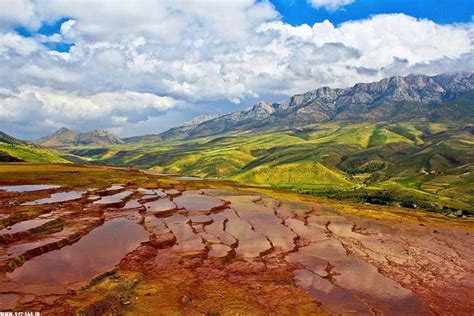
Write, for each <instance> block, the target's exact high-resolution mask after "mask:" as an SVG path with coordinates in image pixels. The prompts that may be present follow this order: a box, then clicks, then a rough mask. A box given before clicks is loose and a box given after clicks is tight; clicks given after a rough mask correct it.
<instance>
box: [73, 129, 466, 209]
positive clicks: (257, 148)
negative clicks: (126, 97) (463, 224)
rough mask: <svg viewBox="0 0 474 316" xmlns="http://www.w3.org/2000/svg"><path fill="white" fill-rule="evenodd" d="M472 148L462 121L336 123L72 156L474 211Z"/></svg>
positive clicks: (318, 192) (383, 201)
mask: <svg viewBox="0 0 474 316" xmlns="http://www.w3.org/2000/svg"><path fill="white" fill-rule="evenodd" d="M473 144H474V128H473V125H472V124H471V125H464V124H463V123H460V122H457V121H444V122H437V123H432V122H429V121H427V120H409V121H401V122H393V123H391V122H382V123H371V122H364V123H350V122H345V121H337V122H331V123H321V124H313V125H307V126H305V127H303V128H292V129H288V130H285V131H274V132H262V133H248V132H234V133H233V134H232V135H226V136H221V135H216V136H208V137H201V138H195V139H191V140H161V141H160V142H157V143H154V144H153V143H146V144H143V145H135V146H130V145H129V144H122V145H115V146H110V147H106V148H100V147H97V148H91V147H87V148H83V149H81V148H75V149H72V150H71V153H73V154H75V155H79V156H83V157H85V158H86V159H91V160H93V161H97V162H103V163H108V164H114V165H119V166H131V167H138V168H151V169H153V170H157V171H160V172H164V173H180V174H185V175H192V176H200V177H205V178H219V179H231V180H234V181H238V182H241V183H243V184H250V185H258V186H272V187H279V188H286V189H292V190H296V191H299V192H304V193H310V194H315V195H322V196H330V197H333V198H349V199H355V200H358V201H364V202H370V203H380V204H402V205H404V206H409V207H414V205H417V206H418V207H423V208H426V209H433V210H441V209H442V208H443V207H446V208H449V209H464V210H473V211H474V198H473V197H474V186H472V183H474V146H473Z"/></svg>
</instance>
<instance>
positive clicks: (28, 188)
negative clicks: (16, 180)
mask: <svg viewBox="0 0 474 316" xmlns="http://www.w3.org/2000/svg"><path fill="white" fill-rule="evenodd" d="M57 188H60V186H59V185H48V184H25V185H6V186H0V190H3V191H7V192H32V191H41V190H50V189H57Z"/></svg>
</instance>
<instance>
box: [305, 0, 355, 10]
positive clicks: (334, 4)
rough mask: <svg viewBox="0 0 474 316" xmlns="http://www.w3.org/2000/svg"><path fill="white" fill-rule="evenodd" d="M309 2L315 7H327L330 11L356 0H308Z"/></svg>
mask: <svg viewBox="0 0 474 316" xmlns="http://www.w3.org/2000/svg"><path fill="white" fill-rule="evenodd" d="M307 2H308V3H309V4H310V5H311V6H312V7H315V8H325V9H327V10H329V11H334V10H337V9H339V8H340V7H343V6H346V5H348V4H351V3H353V2H355V0H307Z"/></svg>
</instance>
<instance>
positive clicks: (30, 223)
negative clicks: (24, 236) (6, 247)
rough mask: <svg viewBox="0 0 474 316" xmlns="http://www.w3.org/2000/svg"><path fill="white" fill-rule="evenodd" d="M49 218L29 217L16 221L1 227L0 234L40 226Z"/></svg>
mask: <svg viewBox="0 0 474 316" xmlns="http://www.w3.org/2000/svg"><path fill="white" fill-rule="evenodd" d="M50 220H51V219H30V220H27V221H23V222H19V223H16V224H14V225H12V226H9V227H6V228H3V229H1V230H0V235H3V234H14V233H18V232H22V231H26V230H28V229H31V228H35V227H38V226H41V225H43V224H45V223H47V222H49V221H50Z"/></svg>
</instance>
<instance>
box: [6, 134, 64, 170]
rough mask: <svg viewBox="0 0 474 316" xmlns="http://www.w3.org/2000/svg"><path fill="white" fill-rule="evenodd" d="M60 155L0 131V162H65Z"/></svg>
mask: <svg viewBox="0 0 474 316" xmlns="http://www.w3.org/2000/svg"><path fill="white" fill-rule="evenodd" d="M61 155H62V154H61V153H59V152H56V151H52V150H48V149H44V148H40V147H38V146H36V145H34V144H31V143H28V142H25V141H22V140H19V139H17V138H14V137H12V136H10V135H7V134H5V133H3V132H0V162H23V161H25V162H37V163H45V162H48V163H67V162H68V161H67V160H65V159H64V158H62V157H61Z"/></svg>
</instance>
